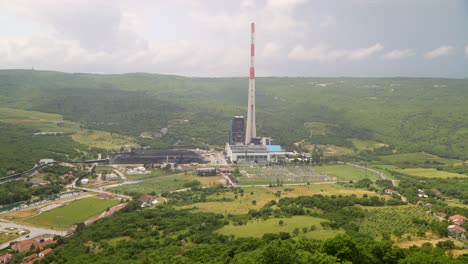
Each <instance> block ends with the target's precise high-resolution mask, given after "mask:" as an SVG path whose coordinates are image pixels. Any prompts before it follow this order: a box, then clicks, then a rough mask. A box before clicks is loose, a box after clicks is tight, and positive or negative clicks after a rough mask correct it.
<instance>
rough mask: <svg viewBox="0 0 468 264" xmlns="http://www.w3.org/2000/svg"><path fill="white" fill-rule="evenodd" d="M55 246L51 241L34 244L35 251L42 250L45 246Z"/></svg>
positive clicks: (53, 241) (55, 242) (54, 242)
mask: <svg viewBox="0 0 468 264" xmlns="http://www.w3.org/2000/svg"><path fill="white" fill-rule="evenodd" d="M55 244H57V241H55V240H52V239H48V240H45V241H39V242H38V243H37V242H36V249H40V250H43V249H44V248H45V247H46V246H50V245H55Z"/></svg>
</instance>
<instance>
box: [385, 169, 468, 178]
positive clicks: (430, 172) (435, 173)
mask: <svg viewBox="0 0 468 264" xmlns="http://www.w3.org/2000/svg"><path fill="white" fill-rule="evenodd" d="M393 170H394V171H396V172H399V173H404V174H407V175H410V176H414V177H424V178H439V179H446V178H460V177H466V178H468V177H467V176H466V175H464V174H458V173H453V172H448V171H441V170H436V169H426V168H407V169H393Z"/></svg>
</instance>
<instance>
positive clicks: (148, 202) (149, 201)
mask: <svg viewBox="0 0 468 264" xmlns="http://www.w3.org/2000/svg"><path fill="white" fill-rule="evenodd" d="M138 201H140V202H141V207H143V208H144V207H149V206H153V205H155V204H157V203H158V201H157V200H156V197H154V196H153V195H149V194H146V195H143V196H141V197H140V198H139V199H138Z"/></svg>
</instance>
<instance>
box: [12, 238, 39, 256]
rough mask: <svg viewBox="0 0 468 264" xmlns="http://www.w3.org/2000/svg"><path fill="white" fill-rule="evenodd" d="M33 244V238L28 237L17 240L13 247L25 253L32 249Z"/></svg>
mask: <svg viewBox="0 0 468 264" xmlns="http://www.w3.org/2000/svg"><path fill="white" fill-rule="evenodd" d="M33 245H34V242H33V241H32V240H30V239H26V240H22V241H19V242H17V243H16V244H14V245H13V246H12V247H11V249H13V250H14V251H17V252H19V253H23V252H26V251H28V250H30V249H31V247H32V246H33Z"/></svg>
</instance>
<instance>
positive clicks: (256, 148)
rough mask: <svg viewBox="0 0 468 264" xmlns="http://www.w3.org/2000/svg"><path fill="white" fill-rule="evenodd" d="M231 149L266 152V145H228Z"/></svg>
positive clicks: (235, 150) (243, 151)
mask: <svg viewBox="0 0 468 264" xmlns="http://www.w3.org/2000/svg"><path fill="white" fill-rule="evenodd" d="M229 147H230V148H231V151H232V152H234V153H245V152H248V153H252V152H255V153H268V152H269V151H268V149H267V148H266V146H261V145H229Z"/></svg>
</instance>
